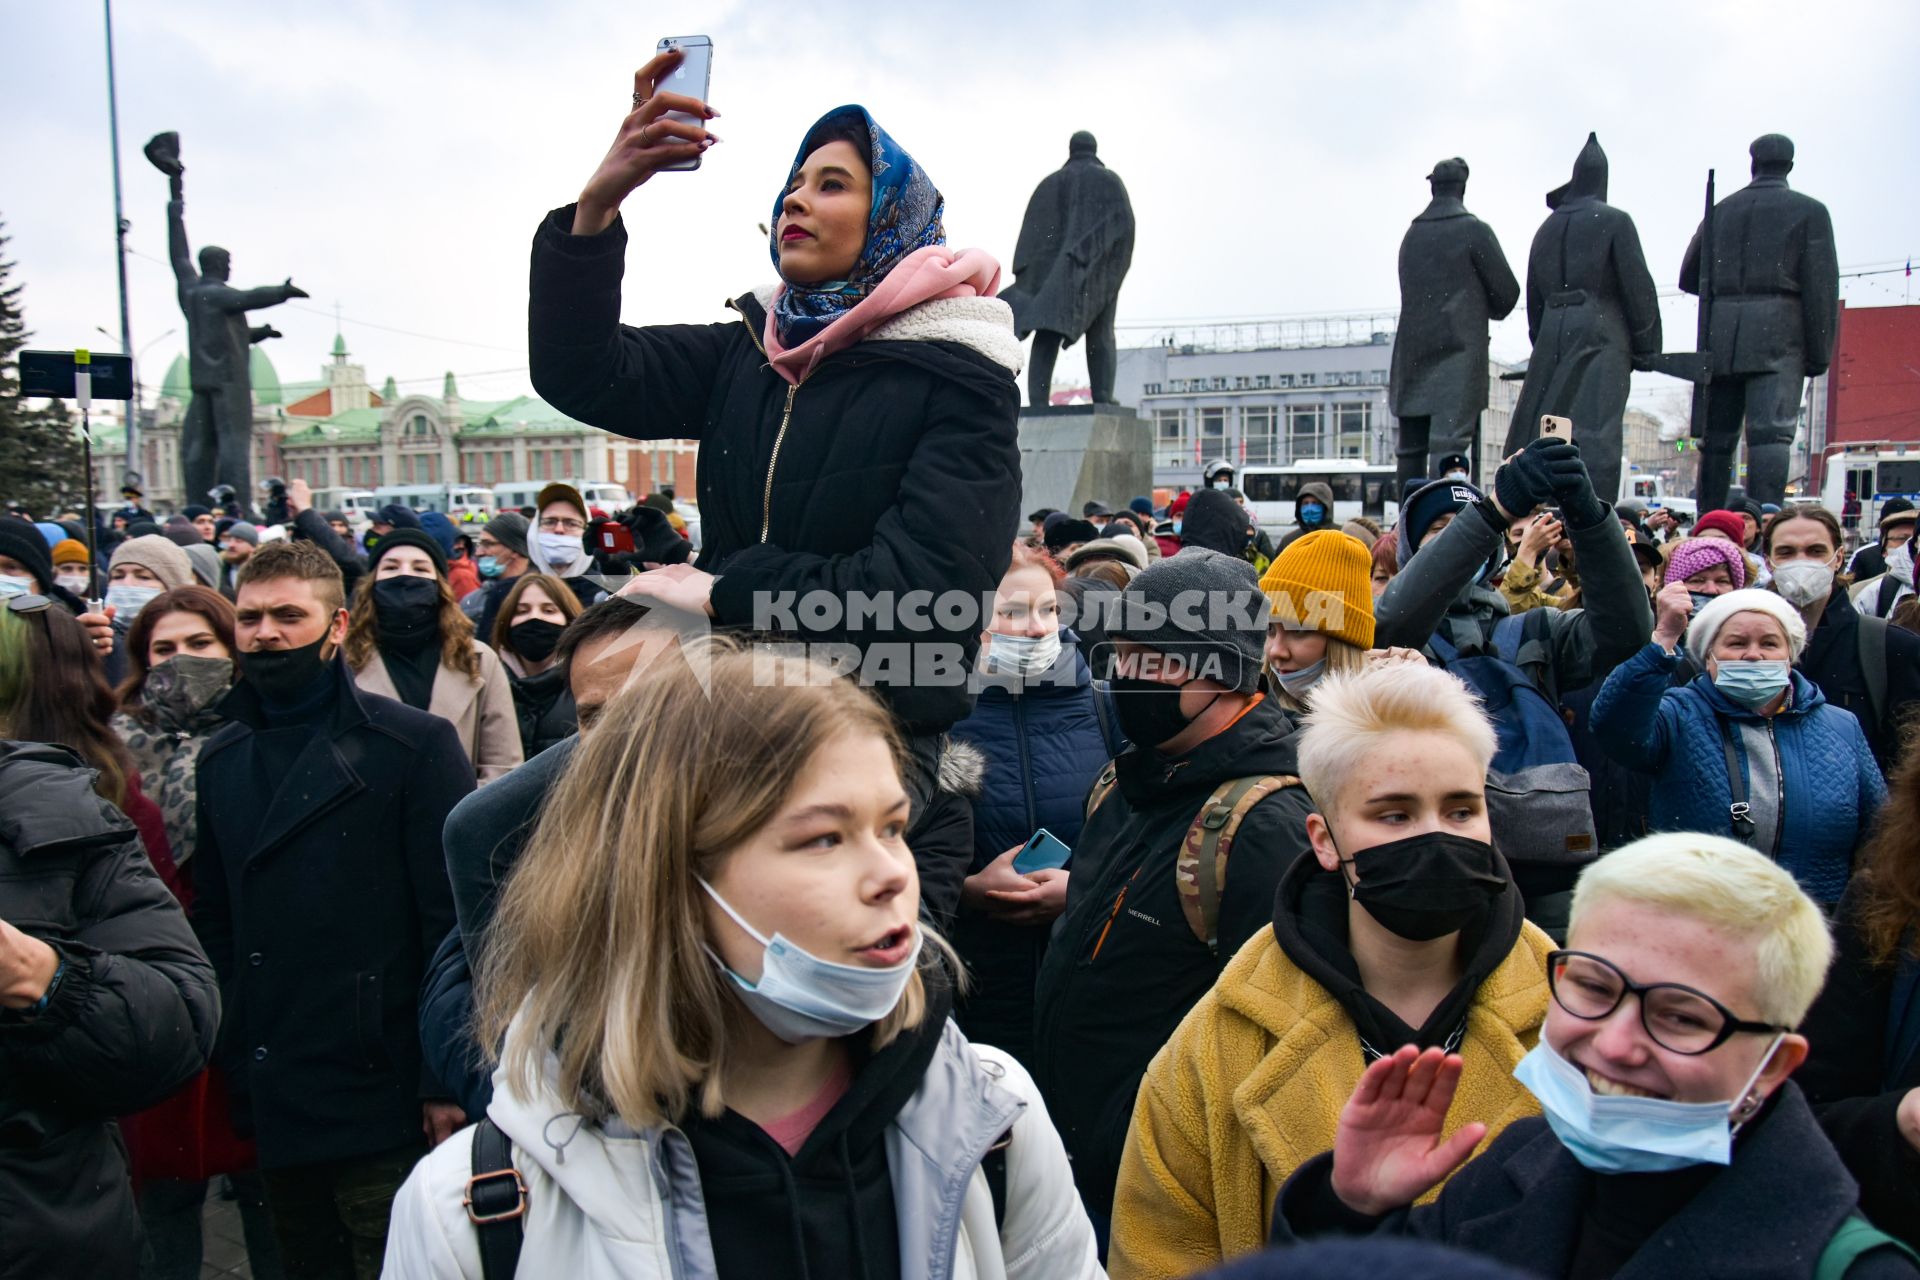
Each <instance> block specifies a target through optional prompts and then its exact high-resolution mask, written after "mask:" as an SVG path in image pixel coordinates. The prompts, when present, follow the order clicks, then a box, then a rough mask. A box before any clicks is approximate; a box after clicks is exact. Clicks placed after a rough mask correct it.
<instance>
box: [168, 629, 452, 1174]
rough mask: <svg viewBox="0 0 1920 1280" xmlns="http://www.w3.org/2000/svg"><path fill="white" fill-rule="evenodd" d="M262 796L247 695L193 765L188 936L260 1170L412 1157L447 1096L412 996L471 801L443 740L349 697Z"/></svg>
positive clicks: (448, 892) (355, 695)
mask: <svg viewBox="0 0 1920 1280" xmlns="http://www.w3.org/2000/svg"><path fill="white" fill-rule="evenodd" d="M332 678H333V679H334V680H335V681H336V689H335V694H334V702H333V704H332V707H331V709H330V711H329V713H328V717H327V720H326V722H325V723H324V724H323V725H322V726H320V727H319V728H318V729H317V730H316V731H315V732H314V734H313V736H312V738H311V740H310V741H308V742H307V744H306V746H305V747H304V749H303V750H302V751H301V754H300V755H299V757H298V758H297V759H296V760H295V761H294V763H293V765H292V766H291V768H290V769H288V771H287V772H286V774H285V776H284V777H282V778H280V779H278V780H277V786H274V787H272V788H271V789H269V788H268V787H267V786H263V785H262V780H261V777H260V772H261V770H260V767H259V765H258V763H257V761H256V746H255V737H254V735H255V731H256V730H257V729H260V728H263V727H264V726H265V724H266V721H265V718H264V716H263V714H262V712H261V708H260V703H259V699H258V697H257V695H256V694H255V693H254V692H253V690H252V689H251V688H249V687H248V686H247V684H246V683H245V682H244V681H242V682H241V683H240V684H238V685H236V686H234V689H233V692H231V693H229V694H228V695H227V697H226V698H225V699H224V700H222V702H221V704H220V708H221V713H222V714H223V715H226V716H228V717H230V719H231V721H232V722H231V723H229V724H228V725H226V726H225V727H224V728H222V729H221V730H220V731H219V732H218V733H216V734H214V736H213V737H212V738H210V739H208V741H207V744H206V746H205V747H203V748H201V752H200V764H199V773H198V780H199V844H198V845H197V847H196V849H195V852H194V862H195V864H196V865H197V866H198V868H199V870H197V871H196V872H195V873H194V889H195V893H196V898H195V902H194V913H193V918H194V927H195V929H196V930H197V931H198V932H199V934H200V938H201V941H202V942H203V943H204V944H205V945H206V949H207V954H208V956H210V957H211V958H212V960H213V963H214V968H215V970H216V971H217V972H218V973H219V975H220V986H221V994H222V996H223V997H224V1000H225V1004H226V1013H227V1016H226V1023H225V1025H224V1026H222V1028H221V1032H220V1049H219V1058H220V1061H221V1064H222V1066H223V1067H224V1068H225V1069H226V1071H227V1073H228V1080H229V1082H230V1084H231V1085H232V1088H233V1092H234V1111H235V1121H236V1123H237V1124H239V1125H240V1126H241V1128H242V1131H243V1132H249V1131H250V1132H251V1133H252V1134H253V1135H254V1137H255V1138H256V1139H257V1140H258V1142H259V1145H260V1164H261V1167H262V1168H266V1169H275V1168H284V1167H287V1166H292V1165H301V1164H310V1163H315V1162H318V1161H323V1160H338V1159H346V1158H349V1157H352V1156H360V1155H368V1154H372V1153H374V1152H379V1151H387V1150H391V1149H393V1148H396V1147H401V1146H405V1145H407V1144H408V1143H413V1142H421V1141H422V1134H421V1129H420V1118H421V1117H420V1104H421V1101H422V1100H423V1099H424V1098H439V1097H445V1096H446V1091H445V1090H444V1089H443V1088H442V1087H440V1086H439V1085H438V1084H437V1083H436V1082H435V1081H434V1080H433V1078H432V1076H431V1075H430V1074H429V1073H428V1072H427V1071H426V1070H425V1068H424V1066H423V1065H422V1061H421V1052H420V1033H419V1023H418V1016H419V1003H420V982H421V978H422V976H423V974H424V973H425V971H426V967H427V961H428V959H429V958H430V957H431V956H432V955H433V952H434V948H435V947H437V946H438V945H439V944H440V941H441V939H442V938H444V937H446V935H447V931H448V930H449V929H451V928H452V927H453V921H454V914H453V890H452V888H451V887H450V886H449V884H448V881H447V869H446V861H445V858H444V857H443V855H442V852H441V845H440V833H441V829H442V827H444V826H445V824H446V820H447V814H448V813H449V812H451V811H452V809H453V806H454V805H455V804H457V803H458V802H459V800H460V798H461V797H462V796H464V795H466V794H467V793H468V792H469V791H472V790H473V767H472V766H471V765H470V764H468V762H467V754H466V752H465V751H464V750H463V749H462V748H461V746H460V738H459V735H458V734H457V733H456V732H455V731H454V728H453V725H452V724H450V723H448V722H447V721H445V720H443V719H441V718H440V717H438V716H434V715H429V714H428V713H427V712H424V711H418V710H415V709H414V708H412V707H409V706H406V705H405V704H403V703H399V702H395V701H394V700H392V699H391V698H382V697H380V696H378V695H376V694H369V693H365V692H363V691H361V690H360V689H358V688H357V687H356V686H355V685H354V683H353V681H352V680H350V679H348V678H346V675H345V668H344V665H343V664H342V662H341V661H340V659H339V658H335V660H334V665H333V668H332Z"/></svg>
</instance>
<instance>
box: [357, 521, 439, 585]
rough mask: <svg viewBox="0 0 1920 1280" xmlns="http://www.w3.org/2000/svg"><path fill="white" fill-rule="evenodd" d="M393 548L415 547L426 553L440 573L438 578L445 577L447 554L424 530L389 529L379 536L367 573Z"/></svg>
mask: <svg viewBox="0 0 1920 1280" xmlns="http://www.w3.org/2000/svg"><path fill="white" fill-rule="evenodd" d="M395 547H415V548H418V549H419V550H421V551H424V552H426V553H427V557H428V558H429V559H430V560H432V561H433V567H434V568H435V569H437V570H439V571H440V576H441V577H443V578H444V577H446V576H447V553H446V552H445V551H443V550H441V548H440V543H439V542H438V541H437V540H436V539H435V538H434V536H433V535H432V534H430V533H428V532H427V531H426V530H425V529H418V528H415V529H408V528H404V527H403V528H395V529H390V530H388V531H387V532H386V533H383V534H380V535H379V541H378V542H377V543H376V544H375V545H374V548H373V556H372V558H371V559H370V560H368V561H367V572H368V573H372V572H374V571H375V570H376V569H378V568H379V567H380V557H381V556H383V555H385V554H387V552H389V551H391V550H393V549H394V548H395Z"/></svg>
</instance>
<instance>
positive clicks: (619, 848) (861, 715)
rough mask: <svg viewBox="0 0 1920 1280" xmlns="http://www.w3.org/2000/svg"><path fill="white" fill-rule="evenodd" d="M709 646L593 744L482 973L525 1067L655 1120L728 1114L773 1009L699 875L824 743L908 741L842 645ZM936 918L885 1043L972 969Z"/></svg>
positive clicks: (628, 706)
mask: <svg viewBox="0 0 1920 1280" xmlns="http://www.w3.org/2000/svg"><path fill="white" fill-rule="evenodd" d="M690 648H691V649H692V650H694V651H695V652H692V653H690V654H689V660H690V661H691V662H692V663H693V664H694V665H695V666H696V667H704V669H705V671H706V676H707V679H706V684H707V685H708V689H707V690H706V691H703V690H702V688H701V681H699V680H696V679H693V678H691V677H686V676H674V677H659V678H649V679H643V680H640V681H638V682H636V683H635V684H633V685H631V686H629V687H628V688H626V689H623V690H621V691H620V692H619V693H618V694H616V695H615V696H614V697H613V698H611V699H610V700H609V701H608V702H607V704H606V708H605V710H604V711H602V713H601V715H600V717H599V719H598V720H597V721H596V723H595V726H594V731H593V732H592V733H591V734H589V735H587V736H586V737H585V738H583V739H582V740H581V742H580V745H579V747H578V748H577V749H576V750H575V751H574V755H573V759H572V761H571V762H570V763H569V765H568V768H567V770H566V772H565V773H564V774H562V775H561V778H560V781H559V784H558V785H557V786H556V787H555V789H554V792H553V795H552V796H551V798H550V799H549V800H548V801H547V803H546V805H545V807H544V808H543V809H542V810H541V813H540V819H539V825H538V826H536V827H535V829H534V833H533V837H532V839H531V841H529V843H528V845H527V849H526V852H525V853H524V854H523V855H522V856H521V858H520V860H519V862H518V863H516V864H515V866H514V869H513V872H512V875H511V877H510V878H509V879H508V881H507V884H506V888H505V890H504V891H503V892H502V894H501V897H500V908H499V912H498V914H497V915H496V916H495V918H494V922H493V925H492V926H491V928H490V929H489V930H488V933H487V937H486V942H485V946H484V948H483V949H482V951H481V965H480V969H479V980H478V983H477V985H476V1005H477V1017H476V1031H477V1034H478V1036H479V1042H480V1044H482V1045H483V1046H486V1047H487V1049H488V1050H489V1052H490V1053H492V1054H493V1055H495V1056H496V1057H497V1058H498V1059H499V1060H500V1061H501V1062H502V1063H503V1064H504V1067H505V1069H506V1072H507V1074H508V1076H509V1078H511V1079H513V1080H514V1081H515V1082H516V1084H517V1085H519V1087H522V1088H526V1089H531V1087H532V1086H534V1085H535V1084H536V1083H537V1082H538V1081H540V1080H541V1078H542V1076H543V1075H545V1074H547V1073H548V1072H549V1071H550V1072H551V1073H552V1077H553V1078H552V1079H551V1080H550V1081H548V1083H549V1085H550V1086H551V1087H552V1088H553V1089H554V1091H555V1092H556V1093H558V1094H559V1096H560V1097H561V1098H562V1099H564V1100H565V1101H566V1105H567V1106H569V1107H571V1108H572V1109H573V1110H575V1111H577V1112H579V1113H581V1114H583V1115H587V1116H590V1117H593V1118H594V1119H605V1118H606V1117H607V1116H608V1115H609V1114H618V1115H619V1116H620V1118H621V1119H623V1120H624V1121H626V1122H627V1123H628V1124H630V1125H632V1126H633V1127H634V1128H636V1129H646V1128H650V1127H652V1126H654V1125H656V1124H658V1123H660V1122H661V1121H663V1120H665V1121H675V1120H678V1119H680V1118H681V1117H682V1116H684V1115H685V1113H686V1111H687V1109H688V1107H690V1106H692V1105H695V1104H696V1103H697V1105H698V1106H699V1107H700V1110H701V1112H702V1113H703V1114H706V1115H709V1116H712V1115H718V1114H719V1113H720V1111H721V1109H722V1108H723V1107H724V1105H725V1099H724V1097H723V1095H722V1092H721V1085H722V1081H723V1079H724V1076H725V1074H726V1066H727V1062H728V1059H729V1056H730V1054H731V1053H732V1052H734V1050H733V1049H732V1048H731V1046H733V1045H735V1044H737V1043H738V1042H739V1028H740V1026H741V1025H742V1023H741V1022H740V1020H741V1019H745V1018H751V1017H752V1016H753V1015H752V1014H750V1013H748V1012H746V1010H745V1007H744V1006H743V1005H742V1004H741V1003H740V1001H739V1000H738V998H737V997H735V996H734V995H733V994H731V992H729V991H728V989H727V985H728V984H727V979H726V978H725V977H724V976H723V975H722V974H721V972H720V970H719V968H718V967H717V966H716V965H715V963H714V961H713V960H712V958H711V957H710V956H709V955H708V952H707V946H708V941H707V937H706V926H705V914H704V898H703V897H702V895H701V891H700V888H699V885H698V882H697V880H696V877H704V878H706V879H708V880H712V879H713V878H714V876H715V870H716V867H717V866H718V864H719V863H720V862H721V861H722V860H723V859H724V858H725V857H726V856H727V855H728V854H729V853H731V852H732V851H733V850H735V849H737V848H739V847H740V845H741V844H743V843H744V842H745V841H746V840H748V839H749V838H750V837H752V836H753V835H754V833H755V832H757V831H759V830H760V829H761V828H762V827H764V826H765V825H766V824H767V823H768V822H769V821H770V820H771V819H772V818H773V817H774V816H775V815H776V814H777V813H778V812H779V810H780V807H781V805H782V804H783V803H784V802H785V799H786V796H787V793H788V792H789V791H790V790H791V789H792V787H793V785H794V784H795V782H796V781H797V780H798V779H799V777H800V775H801V774H802V773H803V772H804V771H805V769H806V768H807V766H808V764H809V762H810V761H811V760H812V758H813V755H814V753H815V751H816V750H817V749H818V748H819V747H820V746H821V744H823V743H826V742H829V741H833V740H836V739H838V738H841V737H844V736H847V735H860V736H871V737H876V738H879V739H881V740H882V741H884V742H885V743H886V744H887V745H888V748H889V750H890V751H891V752H892V753H893V757H894V759H895V761H896V763H898V762H899V761H900V760H901V759H902V753H901V745H900V739H899V735H898V734H897V733H896V732H895V730H894V728H893V722H892V719H891V717H890V716H889V715H888V713H887V711H886V709H885V708H884V707H883V706H882V705H881V704H880V702H879V701H878V699H876V698H875V697H874V696H873V695H872V694H870V693H868V692H867V691H866V690H864V689H861V688H859V687H858V686H857V685H855V684H854V683H852V682H851V681H849V680H846V679H841V678H836V677H834V676H833V675H832V673H831V672H830V671H829V670H828V669H827V667H826V666H825V664H823V663H812V662H809V661H807V660H806V659H803V658H799V657H793V656H789V655H784V654H780V653H777V652H774V653H768V652H751V651H747V650H743V649H742V648H741V647H740V646H739V645H738V644H737V643H734V642H731V641H728V640H726V639H724V638H721V637H712V638H703V639H702V640H699V641H696V642H694V644H693V645H692V646H690ZM921 928H922V930H923V933H924V936H925V940H926V945H925V946H924V947H923V948H922V951H921V956H922V959H921V964H920V969H919V970H918V971H916V972H915V973H914V975H913V977H912V979H911V980H910V981H909V982H908V984H907V988H906V991H905V993H904V994H903V995H902V996H901V998H900V1002H899V1003H898V1004H897V1005H895V1006H894V1008H893V1010H892V1012H890V1013H888V1014H887V1015H886V1016H885V1017H883V1018H881V1019H880V1020H879V1021H878V1022H876V1023H874V1024H873V1029H872V1040H871V1043H872V1045H873V1046H874V1047H875V1048H878V1047H880V1046H882V1045H885V1044H887V1043H888V1042H889V1041H891V1040H892V1039H893V1038H894V1037H896V1036H898V1035H899V1034H900V1033H901V1032H902V1031H905V1030H909V1029H911V1028H914V1027H917V1026H919V1025H920V1024H921V1022H922V1021H923V1020H924V1019H925V1018H926V1016H927V1012H928V1010H929V1008H930V1007H931V1005H930V1001H929V999H928V994H927V988H926V982H925V981H923V977H922V974H923V973H924V972H925V971H927V970H929V969H932V968H935V967H938V966H942V965H950V966H951V967H949V968H948V969H947V971H946V974H945V975H942V976H941V977H935V978H928V979H927V981H942V980H946V978H947V975H953V974H957V973H958V967H957V962H953V961H952V954H953V953H952V951H951V950H950V949H949V948H948V947H947V945H946V943H945V942H943V941H942V940H941V939H940V938H939V937H938V936H937V935H936V934H935V933H933V931H932V930H930V929H927V928H926V926H925V925H924V924H922V926H921ZM510 1023H511V1024H512V1026H513V1034H512V1035H511V1036H510V1037H509V1036H507V1034H506V1033H507V1029H508V1025H509V1024H510ZM550 1059H551V1063H552V1065H549V1061H550Z"/></svg>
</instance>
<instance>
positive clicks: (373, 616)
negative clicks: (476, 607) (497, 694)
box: [346, 569, 480, 680]
mask: <svg viewBox="0 0 1920 1280" xmlns="http://www.w3.org/2000/svg"><path fill="white" fill-rule="evenodd" d="M433 581H434V584H435V585H436V586H438V587H439V588H440V665H441V666H443V667H451V668H452V669H453V670H455V671H458V672H459V673H460V674H461V675H463V676H465V677H466V678H467V679H469V680H478V679H479V678H480V658H479V655H478V654H476V653H475V652H474V651H473V620H472V619H471V618H469V617H467V615H466V612H465V611H464V610H462V609H461V608H460V602H459V601H458V600H456V599H454V597H453V588H452V587H451V586H449V585H448V584H447V575H446V574H444V573H441V572H440V571H439V570H438V569H435V570H434V574H433ZM346 650H347V665H348V666H350V667H352V668H353V669H354V670H355V671H360V670H364V669H365V667H366V665H367V664H368V663H369V662H372V661H373V656H374V654H376V653H378V652H379V651H380V617H379V614H378V613H377V612H376V611H375V609H374V607H373V571H372V570H371V569H369V570H368V571H367V572H366V573H363V574H361V575H360V584H359V585H358V586H356V587H355V588H354V589H353V605H352V607H351V608H349V609H348V610H347V643H346Z"/></svg>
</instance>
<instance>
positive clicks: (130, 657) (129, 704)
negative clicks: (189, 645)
mask: <svg viewBox="0 0 1920 1280" xmlns="http://www.w3.org/2000/svg"><path fill="white" fill-rule="evenodd" d="M170 613H197V614H199V615H200V616H201V617H203V618H205V619H206V620H207V626H208V627H209V628H210V629H211V630H212V631H213V634H214V638H215V639H217V640H219V641H220V643H221V644H223V645H225V646H226V647H227V652H228V653H230V654H231V653H237V652H239V647H238V646H237V645H236V644H234V640H233V605H232V604H231V603H229V602H228V600H227V598H226V597H225V596H223V595H221V594H220V593H219V592H218V591H215V590H214V589H213V588H212V587H202V586H199V585H197V584H196V585H194V586H191V587H173V588H171V589H170V590H167V591H162V592H161V593H160V594H159V595H157V596H155V597H154V598H153V599H151V600H149V601H147V604H146V607H145V608H144V609H142V610H140V612H139V614H138V615H137V616H136V617H135V618H134V620H133V626H132V627H130V628H129V629H128V630H127V643H126V653H127V678H126V679H125V680H122V681H121V682H120V689H119V691H118V694H117V695H116V696H118V698H119V699H120V708H121V710H123V711H127V712H130V713H132V714H134V715H138V714H140V710H141V708H140V691H141V690H142V689H145V688H146V687H147V672H148V670H149V669H150V668H149V667H148V666H147V650H148V649H150V648H152V647H153V629H154V627H155V626H156V625H157V624H158V623H159V621H160V619H162V618H164V617H166V616H167V615H168V614H170Z"/></svg>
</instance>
